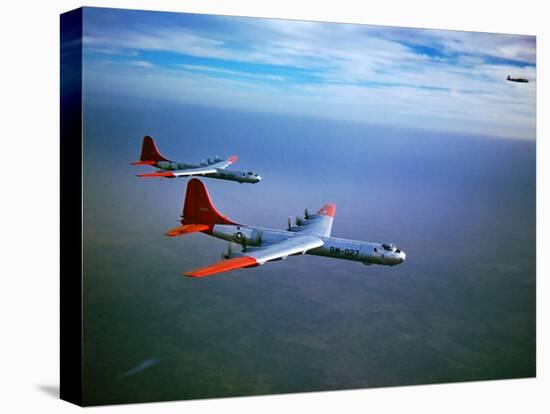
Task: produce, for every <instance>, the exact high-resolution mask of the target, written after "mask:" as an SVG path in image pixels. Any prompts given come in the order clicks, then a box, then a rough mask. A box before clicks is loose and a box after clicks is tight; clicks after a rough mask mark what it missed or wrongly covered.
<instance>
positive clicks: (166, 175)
mask: <svg viewBox="0 0 550 414" xmlns="http://www.w3.org/2000/svg"><path fill="white" fill-rule="evenodd" d="M137 176H138V177H142V178H155V177H168V178H174V177H175V175H174V173H171V172H156V173H149V174H137Z"/></svg>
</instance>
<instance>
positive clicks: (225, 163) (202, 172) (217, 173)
mask: <svg viewBox="0 0 550 414" xmlns="http://www.w3.org/2000/svg"><path fill="white" fill-rule="evenodd" d="M238 158H239V157H237V156H236V155H232V156H231V157H229V158H228V159H226V160H220V159H219V158H218V157H216V158H214V159H211V158H208V159H206V160H203V161H202V162H201V163H200V165H194V164H186V163H182V162H174V161H170V160H169V159H167V158H165V157H164V156H162V154H161V153H160V152H159V150H158V148H157V146H156V144H155V141H153V138H151V137H150V136H148V135H146V136H144V137H143V144H142V145H141V156H140V157H139V161H136V162H132V163H131V165H150V166H152V167H156V168H158V170H157V171H156V172H154V173H147V174H137V176H138V177H143V178H176V177H192V176H203V177H209V178H219V179H221V180H230V181H237V182H239V183H241V184H242V183H251V184H255V183H258V182H260V181H261V180H262V177H260V176H259V175H258V174H255V173H253V172H250V171H249V172H243V171H234V170H227V169H226V168H227V167H229V166H230V165H231V164H233V163H234V162H235V161H237V159H238Z"/></svg>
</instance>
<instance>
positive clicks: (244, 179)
mask: <svg viewBox="0 0 550 414" xmlns="http://www.w3.org/2000/svg"><path fill="white" fill-rule="evenodd" d="M154 166H155V167H157V168H158V169H159V170H162V171H178V170H187V169H193V168H201V167H205V166H206V167H207V166H208V165H194V164H187V163H182V162H174V161H157V162H156V163H155V164H154ZM216 171H217V172H216V173H209V174H204V176H205V177H209V178H219V179H221V180H230V181H237V182H239V183H252V184H254V183H258V182H260V181H261V177H260V176H259V175H258V174H254V173H253V172H250V171H249V172H244V171H236V170H227V169H222V168H216ZM167 178H173V177H167Z"/></svg>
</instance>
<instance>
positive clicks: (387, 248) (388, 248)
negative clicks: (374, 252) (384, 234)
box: [382, 243, 397, 252]
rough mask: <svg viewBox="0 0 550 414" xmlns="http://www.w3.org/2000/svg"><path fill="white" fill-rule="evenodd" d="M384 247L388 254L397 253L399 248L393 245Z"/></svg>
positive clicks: (384, 245) (387, 244)
mask: <svg viewBox="0 0 550 414" xmlns="http://www.w3.org/2000/svg"><path fill="white" fill-rule="evenodd" d="M382 247H383V248H384V250H387V251H388V252H395V251H396V250H397V247H396V246H395V245H393V244H391V243H385V244H383V245H382Z"/></svg>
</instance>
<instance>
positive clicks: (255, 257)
mask: <svg viewBox="0 0 550 414" xmlns="http://www.w3.org/2000/svg"><path fill="white" fill-rule="evenodd" d="M323 244H324V243H323V241H322V240H321V239H320V238H319V237H316V236H311V235H303V236H302V235H300V236H295V237H289V238H288V239H285V240H282V241H280V242H275V243H270V244H268V245H266V246H262V247H249V248H247V250H246V252H245V254H244V255H243V256H239V257H235V258H232V259H227V260H222V261H220V262H217V263H214V264H211V265H209V266H205V267H201V268H198V269H194V270H191V271H189V272H186V273H185V275H186V276H190V277H204V276H209V275H213V274H216V273H221V272H227V271H229V270H235V269H240V268H243V267H254V266H258V265H263V264H264V263H266V262H268V261H270V260H277V259H286V258H287V256H291V255H294V254H305V253H306V252H307V251H308V250H311V249H315V248H316V247H321V246H322V245H323Z"/></svg>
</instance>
